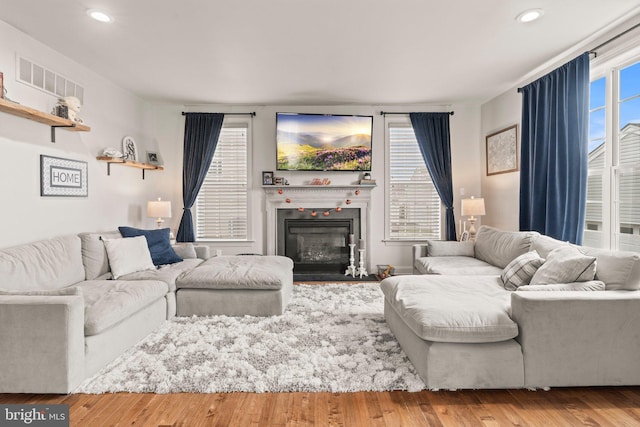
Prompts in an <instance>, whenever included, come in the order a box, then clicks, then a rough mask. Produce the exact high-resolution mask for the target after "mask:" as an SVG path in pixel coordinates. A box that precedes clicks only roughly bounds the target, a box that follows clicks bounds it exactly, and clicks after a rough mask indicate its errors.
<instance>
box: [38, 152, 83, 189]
mask: <svg viewBox="0 0 640 427" xmlns="http://www.w3.org/2000/svg"><path fill="white" fill-rule="evenodd" d="M87 175H88V174H87V162H82V161H78V160H71V159H63V158H60V157H50V156H45V155H41V156H40V196H59V197H87V196H88V195H89V192H88V185H87Z"/></svg>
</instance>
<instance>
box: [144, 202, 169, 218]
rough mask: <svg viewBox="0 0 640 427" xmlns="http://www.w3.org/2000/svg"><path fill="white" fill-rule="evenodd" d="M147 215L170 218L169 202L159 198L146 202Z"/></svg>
mask: <svg viewBox="0 0 640 427" xmlns="http://www.w3.org/2000/svg"><path fill="white" fill-rule="evenodd" d="M147 216H148V217H149V218H171V202H169V201H164V200H160V199H158V200H153V201H150V202H147Z"/></svg>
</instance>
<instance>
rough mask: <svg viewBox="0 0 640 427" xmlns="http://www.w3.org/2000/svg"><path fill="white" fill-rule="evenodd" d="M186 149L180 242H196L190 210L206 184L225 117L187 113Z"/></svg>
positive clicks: (216, 114) (177, 238) (221, 115)
mask: <svg viewBox="0 0 640 427" xmlns="http://www.w3.org/2000/svg"><path fill="white" fill-rule="evenodd" d="M185 116H186V119H185V123H184V149H183V166H182V201H183V203H184V212H183V213H182V219H181V220H180V227H179V228H178V235H177V236H176V240H177V241H178V242H193V241H195V235H194V232H193V218H192V216H191V208H192V207H193V204H194V203H195V202H196V198H197V197H198V192H200V187H202V183H203V182H204V179H205V177H206V176H207V172H208V171H209V166H210V165H211V160H212V159H213V154H214V153H215V151H216V145H218V137H219V136H220V129H222V121H223V120H224V114H221V113H185Z"/></svg>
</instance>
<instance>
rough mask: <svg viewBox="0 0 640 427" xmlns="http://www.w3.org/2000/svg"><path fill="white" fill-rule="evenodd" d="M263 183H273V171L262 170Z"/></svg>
mask: <svg viewBox="0 0 640 427" xmlns="http://www.w3.org/2000/svg"><path fill="white" fill-rule="evenodd" d="M262 185H273V171H262Z"/></svg>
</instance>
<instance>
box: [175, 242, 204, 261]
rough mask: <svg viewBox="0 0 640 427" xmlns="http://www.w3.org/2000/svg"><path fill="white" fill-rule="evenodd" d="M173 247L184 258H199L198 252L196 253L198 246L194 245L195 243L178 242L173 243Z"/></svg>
mask: <svg viewBox="0 0 640 427" xmlns="http://www.w3.org/2000/svg"><path fill="white" fill-rule="evenodd" d="M172 248H173V250H174V251H175V253H176V255H178V256H179V257H180V258H182V259H193V258H198V254H197V253H196V248H195V247H194V246H193V243H178V244H175V245H173V246H172Z"/></svg>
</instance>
